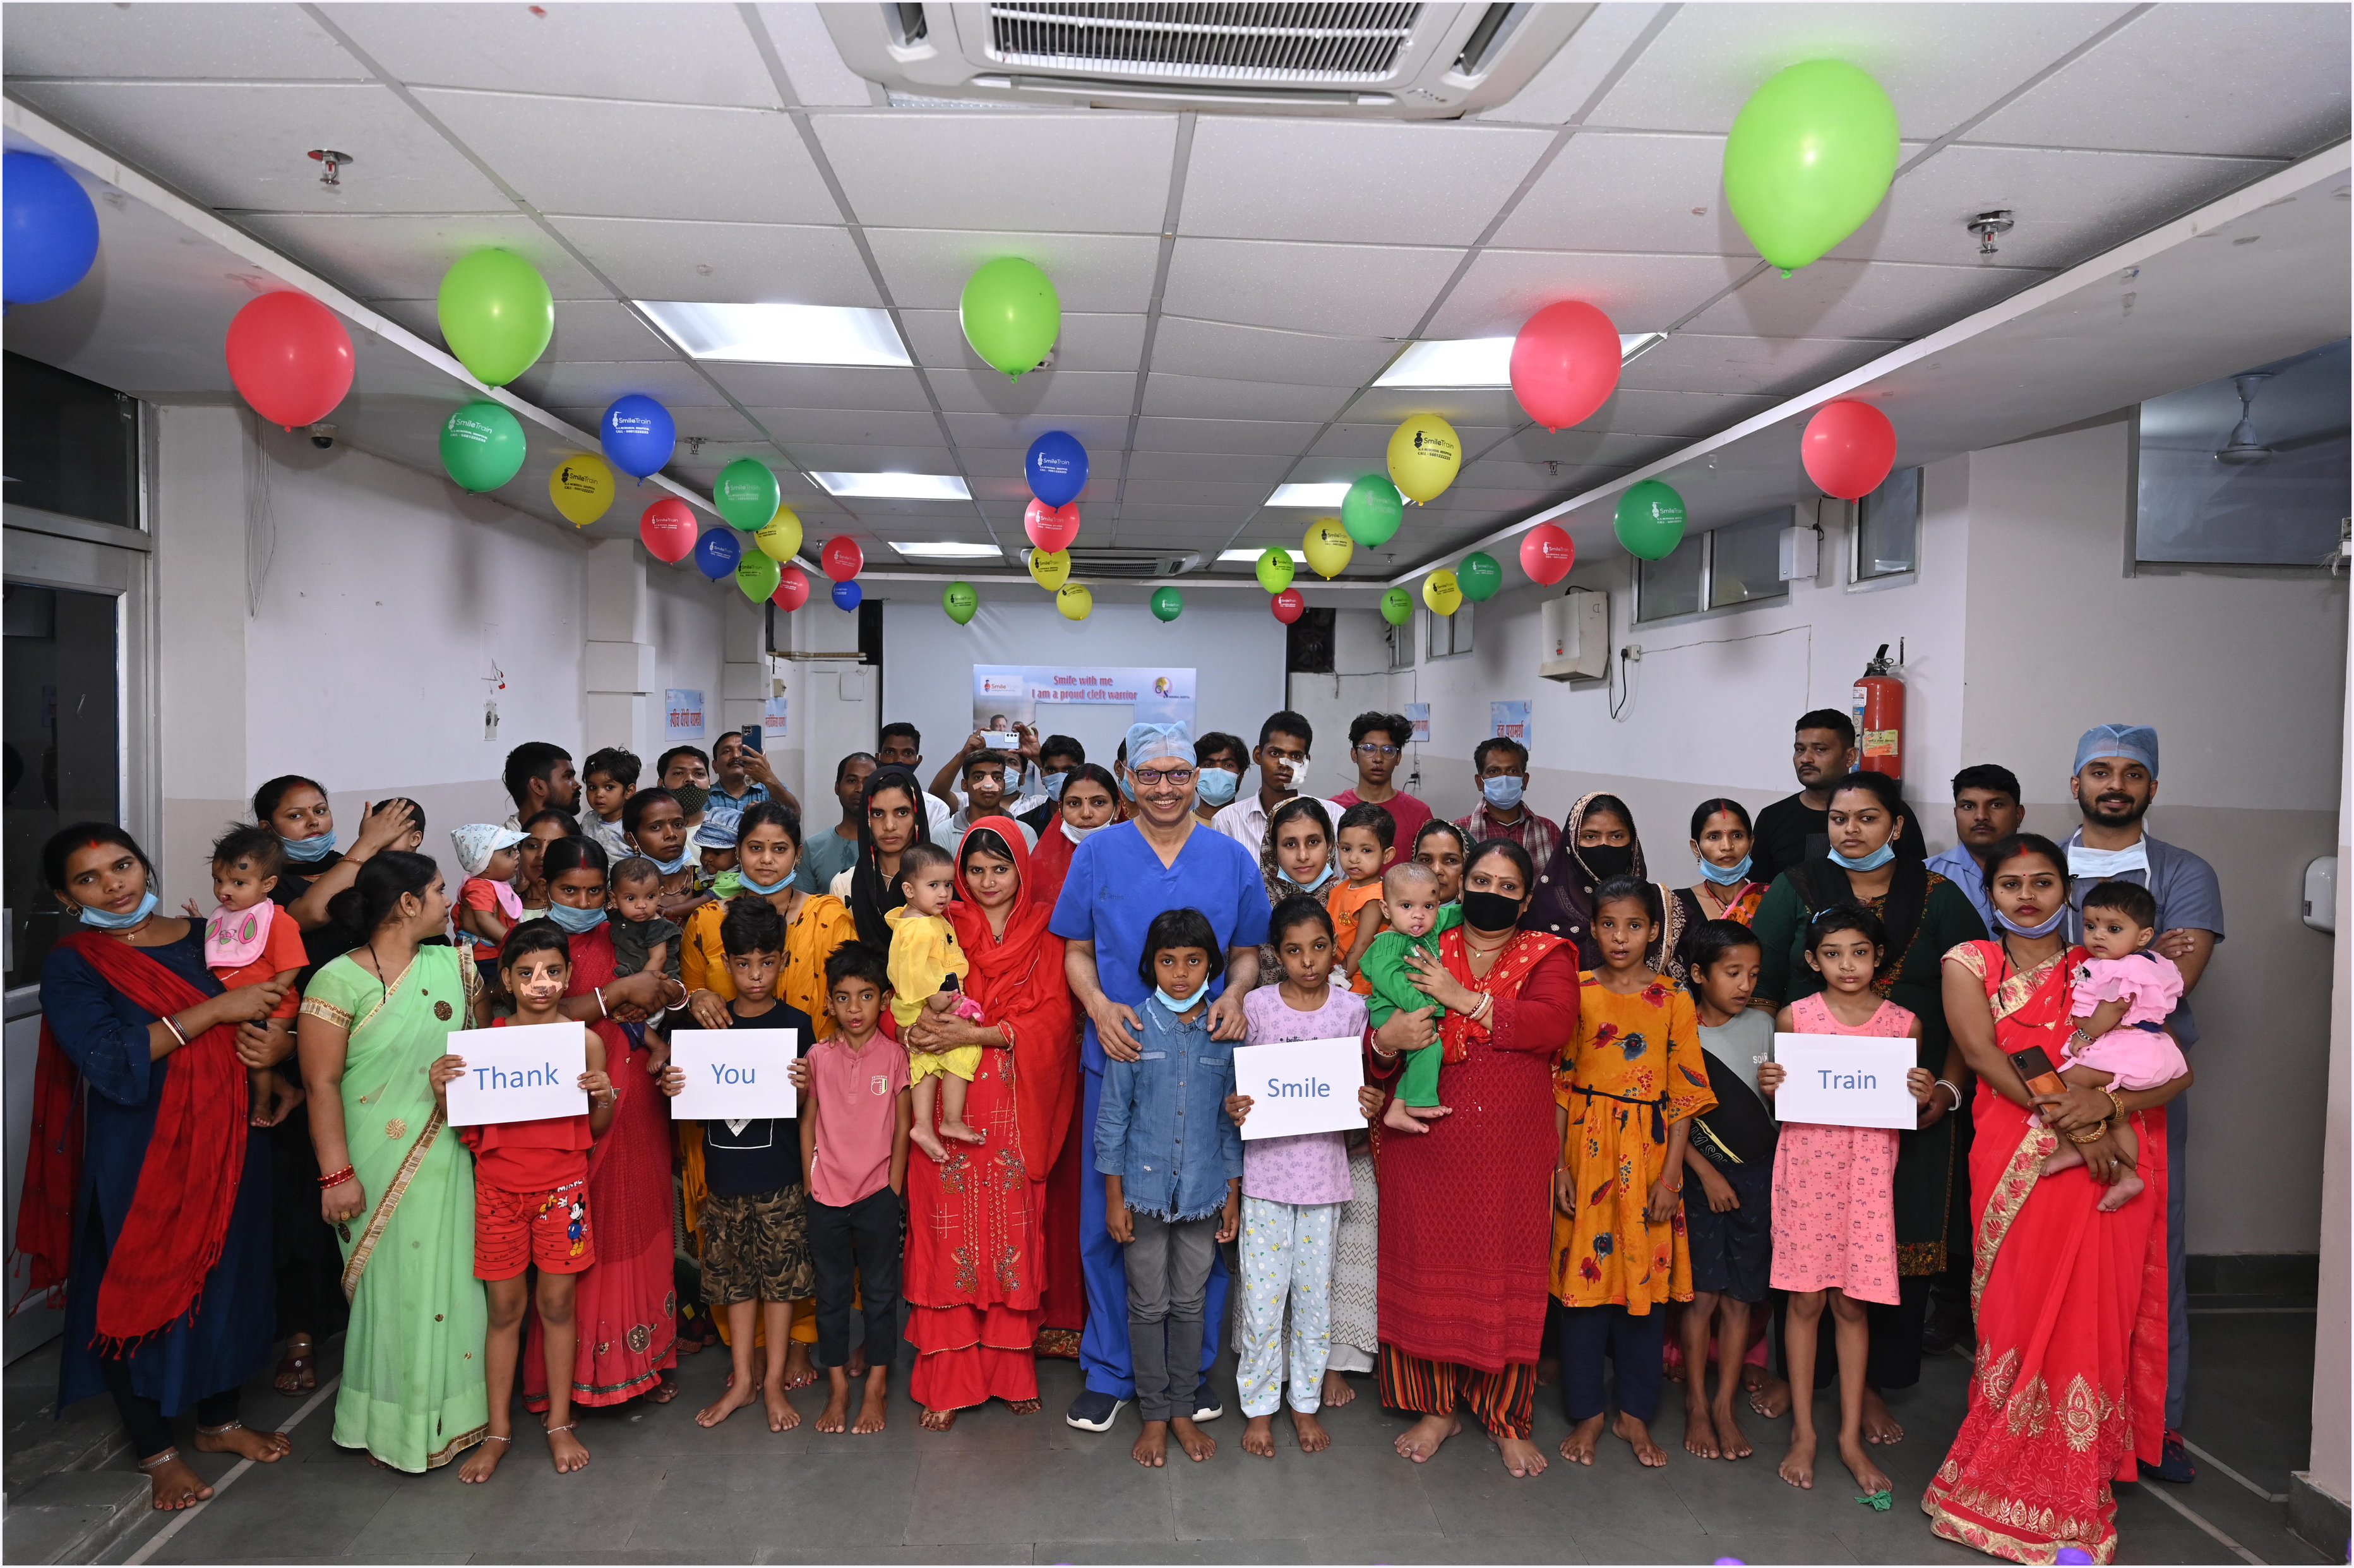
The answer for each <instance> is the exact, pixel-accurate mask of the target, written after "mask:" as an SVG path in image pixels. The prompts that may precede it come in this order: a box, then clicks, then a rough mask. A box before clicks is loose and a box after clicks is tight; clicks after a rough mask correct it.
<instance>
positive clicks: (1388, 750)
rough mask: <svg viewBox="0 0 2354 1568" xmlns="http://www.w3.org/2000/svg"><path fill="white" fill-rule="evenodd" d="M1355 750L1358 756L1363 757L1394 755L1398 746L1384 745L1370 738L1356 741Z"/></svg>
mask: <svg viewBox="0 0 2354 1568" xmlns="http://www.w3.org/2000/svg"><path fill="white" fill-rule="evenodd" d="M1357 751H1358V754H1359V755H1360V756H1363V757H1395V756H1396V755H1397V754H1398V748H1397V747H1394V746H1384V745H1382V744H1381V743H1380V742H1378V741H1372V740H1361V741H1359V742H1358V743H1357Z"/></svg>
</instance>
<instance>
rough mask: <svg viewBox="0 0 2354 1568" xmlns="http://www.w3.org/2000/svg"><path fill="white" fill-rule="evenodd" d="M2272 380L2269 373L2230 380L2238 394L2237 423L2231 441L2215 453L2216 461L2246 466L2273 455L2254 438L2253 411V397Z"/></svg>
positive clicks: (2250, 374)
mask: <svg viewBox="0 0 2354 1568" xmlns="http://www.w3.org/2000/svg"><path fill="white" fill-rule="evenodd" d="M2272 378H2273V377H2272V373H2271V372H2270V371H2265V370H2258V371H2252V372H2250V373H2249V374H2248V375H2245V376H2232V389H2233V390H2234V391H2236V392H2238V393H2239V395H2240V422H2239V423H2238V424H2236V425H2234V426H2232V438H2231V440H2228V441H2225V442H2224V443H2223V445H2222V447H2221V449H2220V450H2217V452H2216V453H2215V461H2217V462H2227V463H2230V464H2232V466H2234V467H2244V466H2246V465H2247V464H2249V463H2258V462H2264V461H2267V460H2268V459H2270V458H2271V456H2272V455H2273V449H2272V448H2270V447H2268V446H2266V445H2264V442H2262V441H2260V440H2257V439H2256V418H2255V412H2254V410H2255V402H2256V394H2257V393H2258V392H2261V391H2263V390H2264V383H2265V382H2267V381H2270V380H2271V379H2272Z"/></svg>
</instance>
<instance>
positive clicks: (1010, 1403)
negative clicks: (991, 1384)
mask: <svg viewBox="0 0 2354 1568" xmlns="http://www.w3.org/2000/svg"><path fill="white" fill-rule="evenodd" d="M1038 1403H1039V1402H1038V1401H1036V1400H1034V1399H1009V1400H1007V1401H1006V1402H1005V1408H1006V1409H1008V1410H1010V1411H1012V1412H1013V1414H1016V1415H1035V1414H1038Z"/></svg>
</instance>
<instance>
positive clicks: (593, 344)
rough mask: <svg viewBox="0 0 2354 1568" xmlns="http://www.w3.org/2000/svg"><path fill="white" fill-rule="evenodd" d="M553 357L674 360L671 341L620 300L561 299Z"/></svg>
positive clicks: (550, 348) (551, 350) (550, 352)
mask: <svg viewBox="0 0 2354 1568" xmlns="http://www.w3.org/2000/svg"><path fill="white" fill-rule="evenodd" d="M547 356H548V357H549V358H551V359H609V360H618V359H675V358H676V357H678V351H677V350H676V349H675V348H673V347H672V346H671V344H670V341H669V340H668V339H667V338H665V337H663V335H662V334H660V333H658V332H656V331H654V329H653V328H652V327H650V326H648V325H647V324H646V323H644V322H643V321H642V320H640V319H639V318H638V316H637V314H636V313H634V312H632V311H631V309H630V308H629V307H628V306H627V305H624V304H623V303H621V302H620V301H619V300H558V301H557V303H556V336H555V337H554V338H553V339H551V340H550V341H549V343H548V345H547Z"/></svg>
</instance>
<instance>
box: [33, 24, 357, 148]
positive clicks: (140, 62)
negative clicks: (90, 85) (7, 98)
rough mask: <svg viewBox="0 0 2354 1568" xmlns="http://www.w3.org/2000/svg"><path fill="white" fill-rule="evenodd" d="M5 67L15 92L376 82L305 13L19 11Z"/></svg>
mask: <svg viewBox="0 0 2354 1568" xmlns="http://www.w3.org/2000/svg"><path fill="white" fill-rule="evenodd" d="M0 60H5V70H6V72H7V75H8V77H9V85H10V86H11V87H12V88H13V87H16V85H18V79H20V78H25V77H38V76H80V77H92V76H95V77H116V78H121V77H171V78H174V79H178V80H183V81H186V80H190V79H207V78H214V79H235V80H243V81H252V80H267V79H271V78H278V79H302V80H310V81H316V80H321V79H329V80H333V79H345V80H352V81H359V80H365V79H366V77H367V71H366V69H365V68H363V67H362V66H361V65H360V63H359V62H358V61H357V60H355V59H354V58H352V57H351V56H350V55H348V54H346V53H345V51H344V48H343V46H342V45H340V44H338V43H336V42H335V40H334V38H333V37H330V36H329V35H328V33H327V31H326V30H325V29H324V28H323V27H321V26H319V25H318V24H317V23H315V22H313V20H311V18H310V17H309V16H306V15H304V14H303V12H302V7H300V6H297V5H206V6H204V7H203V8H202V9H196V8H194V7H189V6H180V5H139V6H131V5H11V6H9V7H8V26H7V34H6V38H5V51H4V52H0ZM345 151H346V152H348V151H350V149H349V148H345Z"/></svg>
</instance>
